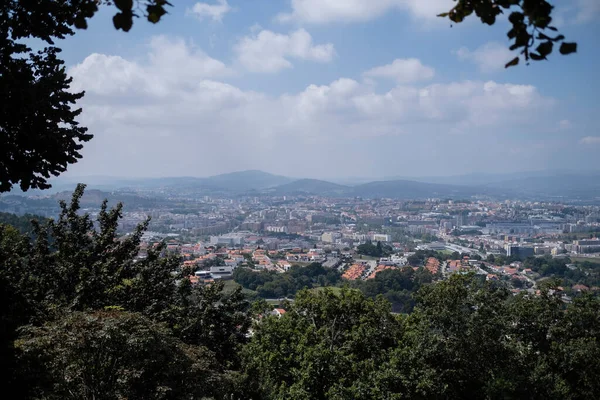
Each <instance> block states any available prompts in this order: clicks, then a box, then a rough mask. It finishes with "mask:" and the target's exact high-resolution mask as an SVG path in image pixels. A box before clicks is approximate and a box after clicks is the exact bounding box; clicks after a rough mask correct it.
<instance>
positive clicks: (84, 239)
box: [0, 185, 252, 398]
mask: <svg viewBox="0 0 600 400" xmlns="http://www.w3.org/2000/svg"><path fill="white" fill-rule="evenodd" d="M83 190H84V186H83V185H79V186H78V187H77V189H76V190H75V192H74V194H73V198H72V200H71V202H70V203H69V204H66V203H65V202H62V203H61V209H62V212H61V214H60V216H59V218H58V220H56V221H54V220H50V221H49V222H47V223H46V224H44V225H41V224H39V223H34V235H33V239H30V238H29V237H26V236H21V235H20V234H19V233H18V232H17V231H16V230H15V229H14V228H12V227H9V226H4V225H0V289H2V298H1V300H2V301H3V302H2V308H1V309H0V322H2V328H1V329H0V334H1V337H0V340H1V343H0V352H1V353H0V355H2V358H1V361H2V370H1V371H0V372H2V379H4V380H8V382H7V383H8V385H9V387H15V390H17V389H16V388H17V387H19V388H21V390H22V388H23V387H24V386H23V385H25V384H24V383H23V380H24V379H25V378H27V377H28V376H30V375H31V376H36V377H39V379H37V378H34V379H33V381H31V382H29V381H28V383H26V386H27V387H30V388H31V390H32V391H33V392H34V394H33V395H32V396H38V397H37V398H62V397H61V396H62V394H63V393H66V392H69V393H70V392H71V391H72V392H73V393H74V394H73V395H71V398H99V397H98V395H94V396H92V395H89V394H85V395H81V393H83V392H81V391H80V390H84V389H83V388H87V387H88V386H89V385H88V383H86V382H87V381H86V382H82V381H81V380H82V379H84V380H87V379H94V385H110V384H111V382H112V380H111V379H113V378H108V377H107V376H108V375H106V374H108V372H103V369H104V368H105V367H106V364H105V363H104V361H102V360H101V365H99V366H98V368H96V367H93V370H90V371H89V374H88V373H87V372H85V371H83V372H82V374H84V375H78V372H77V371H73V374H74V375H64V374H63V373H62V372H61V371H63V370H64V369H67V370H70V369H73V370H77V369H78V368H79V367H77V366H78V365H83V364H85V363H86V362H87V361H86V360H87V357H88V356H89V357H92V354H96V353H94V352H96V351H99V350H98V349H101V348H102V346H104V345H107V343H106V342H103V341H102V338H103V337H104V336H102V335H105V336H106V335H107V336H110V338H114V339H115V340H116V342H114V343H113V342H110V343H113V344H114V348H113V347H108V348H107V350H106V351H107V357H109V356H110V357H112V356H113V355H114V356H115V357H117V355H118V354H119V351H121V352H123V354H122V356H123V357H125V359H121V358H118V357H117V358H115V360H116V361H115V362H117V364H118V363H119V362H123V363H124V364H122V365H123V368H124V370H128V371H129V370H130V371H131V373H132V374H133V375H132V376H131V379H127V380H123V381H119V384H118V385H117V386H116V387H115V388H114V390H115V391H117V392H110V391H107V394H106V396H107V397H100V398H115V397H119V396H121V397H130V398H181V397H178V396H179V394H177V395H175V394H174V393H176V392H177V393H179V392H178V391H179V390H180V388H179V386H180V387H181V390H183V391H184V392H185V393H187V394H186V395H185V396H187V397H186V398H189V397H190V396H192V397H195V395H193V393H195V390H196V389H194V388H193V389H190V390H189V391H188V390H187V389H185V388H186V386H185V384H184V383H180V384H179V386H178V387H177V388H176V389H173V387H172V386H169V385H171V383H172V382H171V380H170V379H171V378H172V379H182V378H181V377H180V378H176V376H172V377H171V376H170V375H168V374H169V372H165V371H163V372H160V371H159V369H161V368H169V367H168V366H169V365H171V364H172V363H175V364H173V366H174V367H176V369H175V370H174V371H173V373H178V372H176V371H177V368H179V367H178V366H177V365H180V364H177V363H179V362H180V361H181V363H183V364H181V366H182V368H184V366H185V368H191V371H194V370H195V369H194V368H196V367H194V365H196V364H198V363H199V362H201V361H202V360H203V361H202V362H204V363H206V365H210V368H211V371H212V372H211V375H210V376H206V379H209V378H210V379H211V380H213V381H214V382H213V383H212V384H211V385H209V387H205V388H204V389H202V390H203V392H202V393H203V395H206V394H213V395H215V396H220V394H219V393H220V392H219V391H221V390H229V389H228V388H229V387H230V386H231V385H232V384H234V381H235V376H234V375H232V374H230V373H229V369H231V368H233V369H236V368H238V369H239V364H240V361H239V353H240V349H241V346H242V345H243V344H244V343H245V342H246V334H247V330H248V327H249V326H250V317H251V315H252V311H251V309H250V304H248V302H247V301H246V300H245V299H244V298H243V296H242V295H241V290H240V289H239V288H238V289H237V290H234V291H233V292H227V293H225V292H224V291H223V284H222V283H219V284H214V285H211V286H208V287H195V288H194V287H192V286H191V284H190V282H189V280H187V279H184V277H185V276H186V275H188V274H189V271H184V270H181V269H180V267H179V265H180V260H179V259H178V258H173V257H170V256H169V255H168V254H166V253H165V252H163V247H161V246H159V247H158V248H155V249H151V250H149V251H148V256H147V257H146V258H144V259H140V260H137V259H136V256H137V254H138V251H139V244H140V239H141V235H142V233H143V231H144V230H145V228H146V226H147V222H146V223H144V224H141V225H140V226H139V227H138V229H137V230H136V231H135V232H134V233H133V234H131V235H129V236H127V237H124V238H119V237H118V235H117V227H118V221H119V219H120V218H121V210H122V207H121V205H120V204H119V205H117V207H115V208H114V209H111V210H108V208H107V205H106V202H104V204H103V206H102V208H101V211H100V213H99V214H98V221H97V225H98V227H99V229H98V230H96V229H94V225H93V223H92V221H91V219H90V217H89V215H87V214H83V215H80V214H79V202H80V200H81V197H82V195H83ZM104 310H108V312H109V314H102V312H104ZM98 313H100V314H98ZM105 317H106V318H105ZM71 318H74V319H71ZM141 319H143V321H142V320H141ZM136 321H137V322H136ZM145 321H146V322H145ZM147 321H151V322H147ZM115 324H116V325H115ZM130 324H131V326H129V325H130ZM136 324H137V325H136ZM140 324H141V325H140ZM144 324H147V325H152V329H157V331H156V335H159V336H161V335H163V336H164V335H170V336H171V337H170V339H169V343H165V342H163V341H162V339H161V340H160V341H159V342H160V343H163V344H165V345H168V346H170V347H169V348H170V349H172V350H173V351H175V350H174V349H175V347H176V348H177V349H180V350H181V351H184V352H185V353H186V354H188V355H187V356H189V357H192V359H187V358H181V359H179V358H177V360H179V361H177V360H173V361H172V362H171V361H168V362H167V361H164V362H163V360H166V359H164V357H166V356H165V354H163V353H161V352H160V351H159V352H158V353H157V354H147V353H144V352H143V351H141V350H139V349H138V348H136V347H135V346H134V345H131V346H129V345H126V343H129V342H131V341H133V342H135V343H138V341H140V342H139V343H141V344H143V343H146V342H144V340H146V339H144V337H145V336H143V335H145V331H146V330H147V327H146V325H144ZM154 325H156V326H154ZM104 327H106V328H107V329H109V328H110V332H114V334H115V335H116V336H113V335H112V333H111V334H110V335H109V334H108V333H102V332H104V331H103V329H104ZM136 327H139V330H136V329H137V328H136ZM129 328H131V329H132V330H129ZM71 329H73V330H71ZM88 329H89V330H90V332H87V330H88ZM148 329H150V328H148ZM19 331H22V332H23V333H24V335H25V336H22V337H21V339H18V336H19ZM93 331H98V332H97V333H98V335H100V336H94V335H95V333H94V332H93ZM146 333H148V334H150V333H151V332H146ZM138 334H139V335H142V336H143V337H139V336H138ZM61 335H66V336H61ZM69 335H70V336H69ZM119 335H120V336H119ZM152 335H154V333H152ZM156 335H154V336H152V338H154V339H152V338H150V339H151V340H155V339H156V337H157V336H156ZM161 337H162V336H161ZM77 338H80V339H77ZM150 339H148V340H150ZM63 340H64V341H65V343H64V346H63V347H61V346H58V345H56V343H58V342H61V341H63ZM156 340H158V339H156ZM165 340H166V339H165ZM81 341H83V342H84V343H86V346H91V347H86V346H84V347H83V348H81V347H78V346H79V345H77V343H79V342H81ZM133 342H132V343H133ZM15 343H17V345H18V349H19V350H20V351H21V350H22V351H24V352H26V353H27V354H30V355H31V354H33V353H38V352H39V353H40V357H42V358H35V357H34V358H31V357H29V356H28V355H27V354H25V355H24V356H23V357H20V358H18V359H16V358H15V355H16V354H20V353H15ZM152 343H154V342H152ZM111 345H112V344H111ZM38 346H40V347H38ZM44 346H46V347H44ZM128 346H129V347H131V351H132V352H131V353H127V352H126V350H127V348H128ZM173 346H175V347H173ZM42 349H44V350H43V351H42ZM119 349H120V350H119ZM206 349H207V350H206ZM55 350H56V351H55ZM150 350H152V349H148V351H150ZM159 350H160V348H159ZM169 351H171V350H169ZM177 351H179V350H177ZM165 352H167V350H165ZM136 353H139V357H140V359H139V360H136V357H137V356H136ZM98 354H99V353H98ZM144 354H146V355H144ZM178 354H179V355H181V357H183V355H182V354H183V353H177V352H175V353H173V354H172V356H173V357H179V355H178ZM213 355H214V357H213ZM187 356H186V357H187ZM205 356H206V359H205V358H203V357H205ZM78 357H79V358H78ZM128 357H129V359H128ZM152 357H155V358H152ZM161 357H162V358H161ZM194 357H196V358H194ZM190 360H191V361H190ZM165 363H166V364H165ZM176 364H177V365H176ZM36 365H38V366H40V367H41V370H35V371H34V370H33V369H32V368H34V367H35V366H36ZM119 365H121V364H119ZM159 365H161V367H160V368H159V367H158V366H159ZM165 365H167V367H165ZM19 368H21V369H19ZM22 368H26V369H25V370H22ZM185 368H184V369H185ZM138 369H139V370H143V371H147V372H148V374H145V373H141V374H138V373H137V372H135V371H138ZM15 371H21V372H20V373H18V374H15ZM149 371H156V374H159V372H160V374H167V375H168V376H167V375H160V374H159V375H160V376H158V375H156V374H154V375H153V373H150V372H149ZM34 373H35V374H38V375H35V374H34ZM95 373H98V374H101V375H99V376H95V375H94V374H95ZM39 374H41V375H39ZM134 375H136V376H137V378H136V379H137V380H136V379H134ZM138 375H139V376H138ZM90 376H91V377H90ZM71 378H73V380H71ZM96 379H101V381H97V380H96ZM203 379H204V377H198V378H196V381H203ZM161 380H166V381H168V382H171V383H168V384H167V383H165V385H166V386H165V387H164V388H163V386H164V385H163V384H162V383H161V382H162V381H161ZM104 381H106V382H104ZM166 381H165V382H166ZM49 382H50V383H49ZM173 382H174V381H173ZM217 382H218V383H217ZM10 385H12V386H10ZM47 385H52V387H55V388H60V390H58V389H57V391H56V395H51V394H50V393H51V389H49V388H50V386H47ZM73 385H75V386H73ZM119 385H121V386H119ZM156 385H161V386H160V387H158V386H156ZM173 385H174V383H173ZM92 386H93V385H92ZM138 386H139V387H138ZM143 387H145V389H144V388H143ZM165 388H166V389H165ZM169 388H170V389H169ZM96 389H97V390H99V391H100V392H102V390H104V389H102V388H101V387H100V386H95V387H94V391H95V390H96ZM146 389H147V390H149V392H143V393H144V394H139V393H142V392H139V390H146ZM163 389H164V390H167V389H168V390H167V391H166V392H165V391H164V390H163ZM63 390H64V392H63ZM85 390H88V389H85ZM35 393H37V394H35ZM86 393H87V392H86ZM111 393H112V394H111ZM123 393H130V394H129V395H125V394H123ZM136 393H137V394H136ZM169 393H171V394H169ZM113 394H114V395H113ZM138 394H139V395H138ZM181 396H183V397H185V396H184V395H183V394H182V395H181Z"/></svg>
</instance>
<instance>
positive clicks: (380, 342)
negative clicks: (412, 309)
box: [244, 289, 401, 399]
mask: <svg viewBox="0 0 600 400" xmlns="http://www.w3.org/2000/svg"><path fill="white" fill-rule="evenodd" d="M400 329H401V324H400V323H399V321H398V320H397V319H396V318H395V317H394V316H393V315H392V314H391V313H390V309H389V304H388V303H387V302H386V301H384V300H383V299H377V300H371V299H367V298H365V297H364V296H363V295H362V294H361V293H360V292H358V291H355V290H348V289H342V291H341V292H340V293H339V294H334V292H332V291H330V290H323V291H319V292H316V293H314V292H309V291H302V292H301V293H299V294H298V297H297V298H296V301H295V302H294V304H293V305H290V306H289V307H288V309H287V312H286V313H285V314H284V315H283V316H282V317H281V318H277V317H266V318H263V319H262V320H261V321H260V322H259V323H257V324H256V327H255V333H254V336H253V337H252V339H251V341H250V343H249V344H248V346H247V347H246V348H245V349H244V365H245V371H246V375H247V376H248V379H249V383H248V388H252V389H253V391H255V392H257V394H256V397H258V398H263V399H284V398H285V399H287V398H293V399H333V398H336V399H343V398H360V399H367V398H377V396H376V393H374V390H375V388H374V387H373V386H372V381H371V378H372V375H373V374H375V372H376V370H377V367H378V365H379V364H380V363H381V362H383V361H384V360H385V359H386V353H387V351H388V350H389V349H391V348H393V347H395V346H397V345H398V337H399V332H400Z"/></svg>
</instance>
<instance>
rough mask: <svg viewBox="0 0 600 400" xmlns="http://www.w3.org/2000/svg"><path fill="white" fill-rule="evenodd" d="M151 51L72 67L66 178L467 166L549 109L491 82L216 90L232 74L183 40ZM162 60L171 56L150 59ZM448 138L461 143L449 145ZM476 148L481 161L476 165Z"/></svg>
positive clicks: (527, 90) (530, 91)
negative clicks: (79, 152) (80, 135)
mask: <svg viewBox="0 0 600 400" xmlns="http://www.w3.org/2000/svg"><path fill="white" fill-rule="evenodd" d="M151 43H153V46H151V47H150V52H149V56H148V58H147V59H146V60H144V61H133V60H128V59H127V58H123V57H117V56H111V55H104V54H92V55H90V56H88V57H87V58H86V59H85V60H83V61H82V62H81V63H80V64H78V65H76V66H75V67H73V68H71V69H70V73H71V74H72V75H73V77H74V85H75V86H76V87H77V88H79V89H82V88H83V89H86V91H87V95H86V97H85V98H84V100H83V103H82V106H83V109H84V112H83V114H82V118H81V120H82V123H83V124H85V125H86V126H88V127H89V128H90V132H91V133H93V134H94V135H95V137H94V139H93V140H92V141H91V142H90V143H89V144H87V145H86V147H85V149H84V153H83V154H84V158H83V160H82V161H81V162H80V163H78V164H76V165H74V166H73V167H72V168H71V171H72V172H73V173H75V174H77V173H78V174H80V175H92V174H103V175H115V176H119V175H120V176H123V175H128V176H151V175H154V176H156V175H163V176H174V175H209V174H213V173H219V172H223V171H224V170H229V171H233V170H241V169H248V168H258V169H263V170H268V171H273V172H278V173H281V174H288V175H293V176H323V175H322V174H323V171H340V173H343V174H345V175H352V174H360V175H363V176H364V175H365V174H370V173H372V174H378V173H380V172H381V171H383V170H388V169H389V168H391V166H395V167H394V168H411V167H414V165H415V163H419V162H421V161H422V160H423V159H424V157H425V158H427V159H430V157H429V156H428V155H431V154H439V156H440V157H438V158H435V160H438V159H439V161H435V160H434V161H431V162H430V163H428V164H427V165H424V166H423V168H430V169H431V171H432V172H433V168H440V167H444V165H445V163H446V162H447V161H448V158H446V157H444V155H445V154H449V153H447V152H451V151H465V152H472V154H473V155H472V156H470V157H469V158H468V162H474V163H481V162H486V160H489V159H490V157H491V154H492V153H493V154H494V156H495V157H499V158H501V157H502V156H503V155H502V154H503V153H502V151H508V147H507V148H506V149H504V148H503V147H502V146H503V144H504V143H505V142H506V146H509V145H510V148H513V147H516V146H515V144H514V143H513V139H514V134H515V133H516V135H517V137H518V132H519V131H525V132H531V131H532V130H533V129H534V128H536V129H537V128H538V127H539V125H540V124H543V123H544V121H548V120H549V119H548V118H546V117H545V116H544V115H543V113H547V112H548V108H549V107H548V106H551V105H552V100H551V99H548V98H546V97H544V96H542V95H541V94H540V93H539V92H538V91H537V89H536V88H535V87H533V86H529V85H511V84H501V83H496V82H493V81H490V82H476V81H461V82H453V83H433V84H426V85H419V84H407V85H406V86H401V85H399V86H396V87H394V88H393V89H391V90H388V91H379V90H377V87H376V86H373V85H368V84H364V83H360V82H358V81H357V80H354V79H349V78H340V79H337V80H335V81H333V82H331V83H330V84H327V85H308V86H306V87H305V88H304V89H303V90H301V91H299V92H296V93H289V94H282V95H269V94H266V93H260V92H254V91H248V90H243V89H240V88H239V87H236V86H234V85H231V84H228V83H226V82H223V80H222V79H221V78H222V77H223V76H228V74H229V73H230V70H229V69H228V68H227V67H226V66H225V65H224V64H223V63H221V62H220V61H218V60H214V59H212V58H210V57H208V56H206V55H205V54H204V53H202V52H201V51H200V50H199V49H195V48H193V46H192V45H190V44H189V43H186V42H184V41H182V40H176V39H167V38H164V37H159V38H154V39H153V40H152V42H151ZM162 51H173V53H172V54H170V56H169V57H164V59H160V57H159V56H160V54H162V53H161V52H162ZM304 51H306V50H303V51H301V52H304ZM171 56H172V57H173V58H174V60H173V61H170V59H171ZM550 108H551V107H550ZM453 132H454V133H456V132H460V133H461V134H463V135H466V136H465V139H464V140H463V139H461V140H460V141H457V140H456V139H455V138H454V136H453V135H452V133H453ZM511 135H513V136H511ZM382 141H383V142H382ZM494 143H500V145H495V144H494ZM483 146H487V148H488V149H487V150H486V152H483V153H485V154H486V156H485V157H482V158H481V159H478V157H479V156H478V154H480V153H481V152H480V149H481V148H482V147H483ZM455 148H456V150H453V149H455ZM332 149H335V151H332ZM107 154H110V159H109V160H108V161H107ZM349 160H352V161H350V162H349ZM444 160H446V161H444ZM528 160H529V158H528ZM465 162H467V161H465ZM461 163H462V161H461ZM419 165H421V164H419ZM461 165H463V164H461ZM477 165H479V164H477ZM340 168H341V169H342V170H343V171H341V170H340Z"/></svg>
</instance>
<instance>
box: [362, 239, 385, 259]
mask: <svg viewBox="0 0 600 400" xmlns="http://www.w3.org/2000/svg"><path fill="white" fill-rule="evenodd" d="M356 251H357V252H358V254H362V255H364V256H370V257H387V256H389V255H391V254H392V253H393V252H394V251H393V249H392V247H391V246H389V245H387V244H382V243H381V242H377V244H373V243H372V242H371V241H370V240H368V241H367V242H366V243H363V244H361V245H359V246H358V247H357V248H356Z"/></svg>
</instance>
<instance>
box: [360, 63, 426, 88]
mask: <svg viewBox="0 0 600 400" xmlns="http://www.w3.org/2000/svg"><path fill="white" fill-rule="evenodd" d="M434 75H435V71H434V69H433V68H431V67H428V66H426V65H423V64H421V61H420V60H417V59H416V58H406V59H400V58H399V59H396V60H394V61H393V62H392V63H391V64H387V65H383V66H380V67H375V68H372V69H370V70H368V71H366V72H365V73H364V76H366V77H368V78H389V79H393V80H395V81H396V82H398V83H413V82H419V81H427V80H430V79H432V78H433V76H434Z"/></svg>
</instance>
